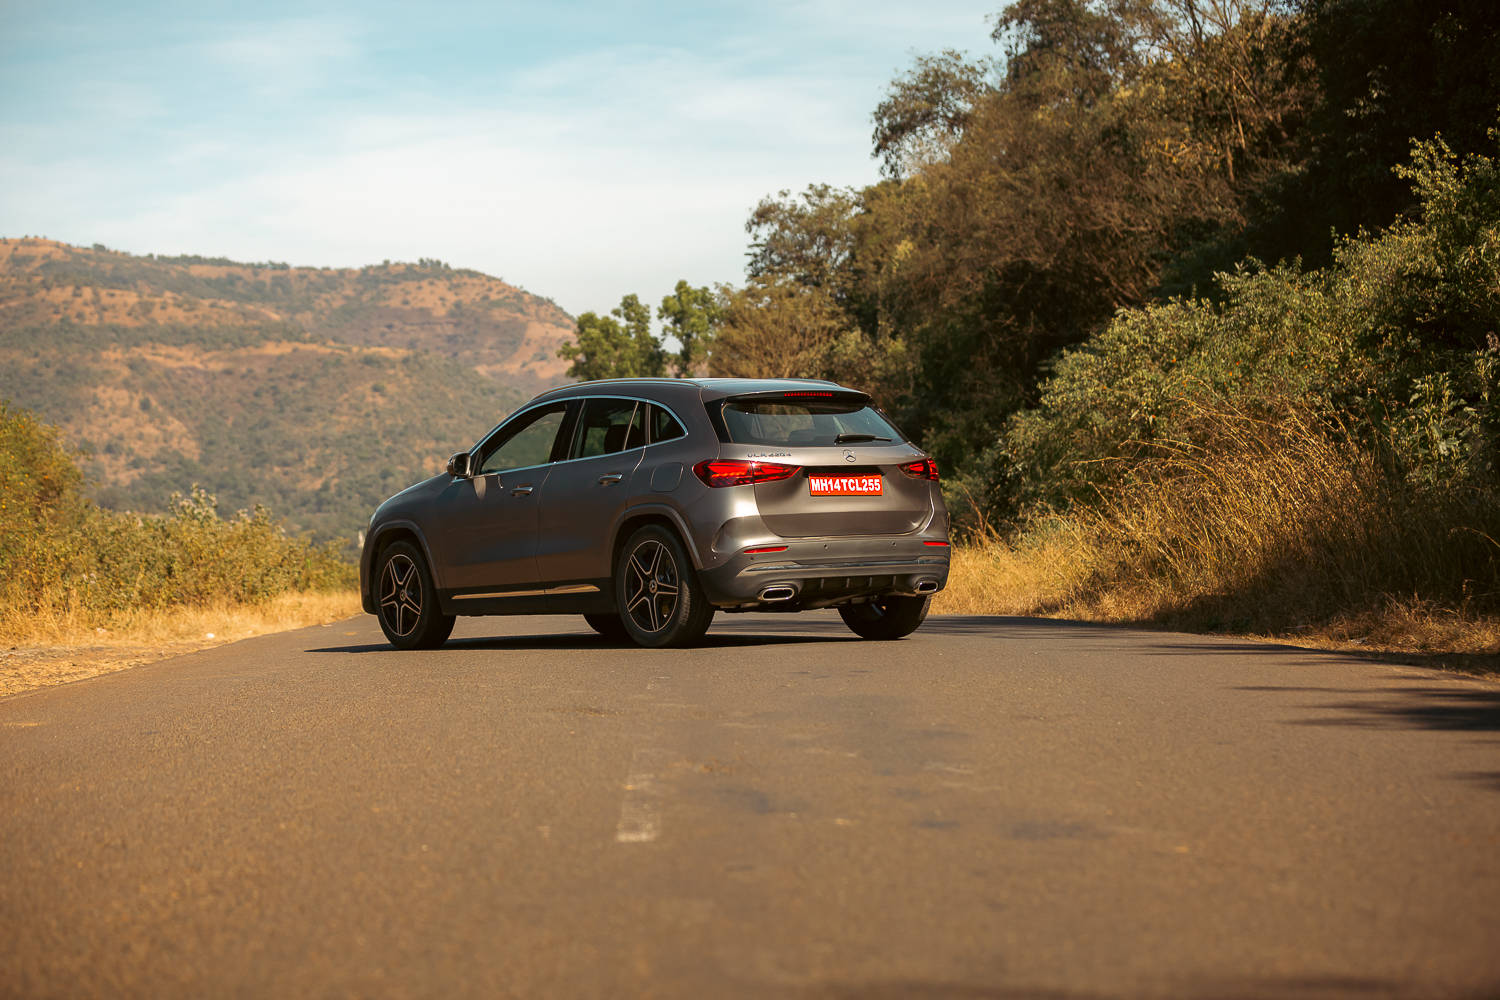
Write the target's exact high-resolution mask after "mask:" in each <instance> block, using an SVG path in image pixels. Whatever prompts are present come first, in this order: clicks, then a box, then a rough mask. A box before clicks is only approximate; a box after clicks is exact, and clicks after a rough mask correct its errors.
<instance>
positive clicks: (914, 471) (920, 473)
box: [901, 458, 938, 482]
mask: <svg viewBox="0 0 1500 1000" xmlns="http://www.w3.org/2000/svg"><path fill="white" fill-rule="evenodd" d="M901 471H902V472H904V473H906V474H907V475H908V476H910V477H912V478H913V479H930V480H932V481H933V482H937V480H938V471H937V459H933V458H923V459H919V460H918V461H915V462H907V463H906V464H905V465H903V466H901Z"/></svg>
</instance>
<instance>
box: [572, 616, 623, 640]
mask: <svg viewBox="0 0 1500 1000" xmlns="http://www.w3.org/2000/svg"><path fill="white" fill-rule="evenodd" d="M583 620H584V621H586V622H588V623H589V628H591V629H593V630H594V631H595V632H598V633H599V634H600V635H602V636H604V638H606V639H609V640H610V641H612V642H628V641H629V640H630V633H629V632H626V631H625V623H624V622H622V621H620V616H619V615H584V616H583Z"/></svg>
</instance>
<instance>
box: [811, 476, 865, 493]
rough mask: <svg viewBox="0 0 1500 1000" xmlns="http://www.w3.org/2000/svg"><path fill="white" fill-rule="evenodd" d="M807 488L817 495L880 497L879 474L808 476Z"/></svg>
mask: <svg viewBox="0 0 1500 1000" xmlns="http://www.w3.org/2000/svg"><path fill="white" fill-rule="evenodd" d="M807 489H808V492H809V493H811V494H812V495H813V496H815V497H878V496H880V494H881V481H880V477H879V476H808V477H807Z"/></svg>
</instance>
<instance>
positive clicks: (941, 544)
mask: <svg viewBox="0 0 1500 1000" xmlns="http://www.w3.org/2000/svg"><path fill="white" fill-rule="evenodd" d="M922 544H923V545H938V546H941V547H943V548H945V549H946V548H948V543H947V542H923V543H922Z"/></svg>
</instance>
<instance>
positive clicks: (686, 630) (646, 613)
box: [615, 524, 714, 648]
mask: <svg viewBox="0 0 1500 1000" xmlns="http://www.w3.org/2000/svg"><path fill="white" fill-rule="evenodd" d="M615 601H616V603H617V604H618V606H619V608H620V624H621V625H623V626H624V628H625V632H626V634H627V635H628V636H629V637H630V639H631V640H632V641H634V642H635V643H636V644H637V645H641V646H648V647H653V648H660V647H664V646H686V645H689V644H691V643H694V642H697V641H698V640H699V639H700V638H702V637H703V633H704V632H706V631H708V626H709V623H710V622H711V621H713V617H714V609H713V605H711V604H709V603H708V600H707V599H706V598H705V597H704V596H703V590H702V589H701V588H700V587H699V586H698V577H697V575H696V574H695V573H694V572H693V564H692V563H691V562H689V561H688V556H687V552H686V550H684V549H683V547H682V542H680V541H679V540H678V538H677V535H676V533H675V532H673V531H669V530H668V529H666V528H664V527H662V526H660V525H655V524H648V525H647V526H646V527H644V528H641V529H640V530H639V531H637V532H636V533H635V534H633V535H631V536H630V539H629V541H627V542H626V543H625V547H624V548H623V549H622V550H621V552H620V561H619V565H618V566H617V567H616V568H615Z"/></svg>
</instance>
